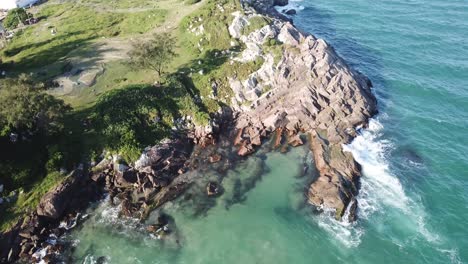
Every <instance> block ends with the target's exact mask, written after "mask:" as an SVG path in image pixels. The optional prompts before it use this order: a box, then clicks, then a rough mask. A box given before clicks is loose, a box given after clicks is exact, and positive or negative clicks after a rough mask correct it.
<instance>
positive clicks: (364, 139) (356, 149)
mask: <svg viewBox="0 0 468 264" xmlns="http://www.w3.org/2000/svg"><path fill="white" fill-rule="evenodd" d="M382 129H383V126H382V124H380V123H379V122H378V121H377V120H375V119H371V120H370V122H369V126H368V128H367V129H365V130H362V131H360V135H359V136H358V137H356V138H355V139H354V140H353V141H352V142H351V143H350V144H348V145H343V150H344V151H348V152H351V153H352V154H353V157H354V159H355V160H356V161H357V162H358V163H359V164H361V166H362V174H363V176H362V177H361V189H360V192H359V195H358V202H359V217H361V218H363V219H368V217H369V216H370V215H371V214H372V213H373V212H375V211H377V210H379V209H382V207H383V206H391V207H394V208H398V209H400V210H402V211H403V212H405V213H410V207H409V206H408V205H409V203H410V201H409V198H408V197H407V196H406V194H405V192H404V190H403V187H402V185H401V183H400V181H399V180H398V178H397V177H395V176H394V175H392V173H391V172H390V169H389V165H388V162H387V159H386V157H385V156H386V153H388V150H390V149H391V148H392V144H391V142H389V141H388V140H385V139H381V137H382Z"/></svg>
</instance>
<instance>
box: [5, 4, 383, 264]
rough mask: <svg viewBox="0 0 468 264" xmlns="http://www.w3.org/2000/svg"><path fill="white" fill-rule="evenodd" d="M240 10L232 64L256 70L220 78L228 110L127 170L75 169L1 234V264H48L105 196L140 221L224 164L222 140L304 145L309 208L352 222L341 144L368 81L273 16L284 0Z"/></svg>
mask: <svg viewBox="0 0 468 264" xmlns="http://www.w3.org/2000/svg"><path fill="white" fill-rule="evenodd" d="M241 3H242V6H243V8H244V10H243V11H238V12H235V13H233V14H232V16H233V21H232V24H231V25H230V26H229V33H230V35H231V37H232V39H235V40H237V41H238V42H240V43H242V46H243V47H245V48H244V49H243V50H242V51H241V52H240V53H239V54H238V55H237V56H236V57H235V58H234V60H236V61H238V62H242V63H247V62H250V61H258V60H261V61H262V66H261V67H260V68H259V69H258V70H256V71H254V72H252V73H251V74H250V75H249V76H248V78H247V79H239V78H237V77H235V76H233V77H229V78H228V79H229V85H230V87H231V89H232V91H233V93H234V96H233V97H232V100H231V103H230V107H225V108H224V109H223V110H222V111H220V112H219V114H218V115H217V116H213V117H212V120H211V122H210V124H209V125H207V126H199V127H196V128H195V129H193V130H190V131H188V132H187V133H185V132H184V133H180V135H179V136H176V137H174V138H173V139H168V140H164V141H162V142H161V143H160V144H158V145H156V146H154V147H151V148H148V149H146V150H145V151H144V153H143V154H142V156H141V158H140V159H139V160H138V161H136V162H135V163H133V164H126V163H124V162H121V161H120V158H119V157H118V156H109V157H105V158H104V159H102V161H101V162H100V163H99V164H97V165H95V166H94V167H91V168H89V170H87V169H86V168H79V169H77V170H76V171H75V172H74V173H72V174H71V175H70V176H69V177H68V178H67V179H66V180H65V181H64V182H63V183H61V184H60V185H59V186H57V187H56V188H54V189H53V190H52V191H50V192H49V193H48V194H47V195H45V196H44V197H43V198H42V200H41V202H40V204H39V206H38V207H37V210H36V211H34V212H31V213H30V214H29V215H28V216H26V217H25V218H24V219H23V220H22V221H20V222H19V223H18V224H17V225H16V226H15V227H14V228H13V229H12V230H11V231H10V232H8V233H6V234H3V236H2V237H1V239H0V248H1V250H2V251H1V254H0V260H1V261H2V263H3V262H12V261H14V260H17V259H18V258H22V259H23V260H26V261H29V262H31V261H34V260H35V258H36V260H37V259H38V258H40V259H43V260H44V257H46V256H50V257H49V260H50V259H52V260H50V261H52V262H51V263H53V255H54V253H57V252H60V250H61V249H60V247H59V246H57V244H56V240H54V239H53V238H57V237H59V236H60V235H61V234H63V233H64V232H66V231H67V230H68V229H69V228H70V225H74V224H76V222H77V221H79V220H80V219H82V218H83V217H81V216H80V212H82V210H83V209H85V208H86V207H87V206H88V205H89V203H90V202H93V201H96V200H98V199H101V198H102V197H103V196H102V195H103V193H108V194H109V196H110V201H111V202H112V203H115V204H117V203H118V204H119V205H120V208H121V215H122V216H125V217H137V218H140V219H142V220H144V219H145V218H146V216H147V215H148V214H149V213H150V212H151V211H152V210H154V209H155V208H157V207H159V206H161V205H162V204H164V203H165V202H167V201H169V200H172V199H175V198H177V197H178V196H179V195H180V194H181V193H183V192H184V191H185V190H187V189H188V188H189V187H190V184H191V182H192V181H193V180H194V179H193V177H191V176H188V174H187V172H188V171H190V170H194V169H197V168H200V167H203V166H205V165H204V163H205V164H208V163H218V162H220V163H221V164H223V165H220V166H221V167H223V166H224V167H223V168H224V169H227V168H228V167H229V166H230V162H231V161H229V160H228V159H227V157H226V156H228V155H220V154H219V152H217V151H216V146H217V144H219V140H217V139H219V138H220V137H222V138H228V139H229V141H230V144H231V146H235V152H236V155H238V156H241V157H242V156H247V155H249V154H251V153H253V152H255V150H256V149H257V148H258V147H259V146H261V145H262V144H263V143H264V142H265V141H266V139H267V138H270V137H274V140H273V141H274V145H275V146H280V145H290V146H299V145H303V144H305V143H306V142H307V143H308V144H309V146H310V149H311V150H312V152H313V157H314V162H315V166H316V168H317V171H318V176H317V177H316V178H314V179H311V182H312V183H311V185H310V187H309V189H308V193H307V197H308V201H309V203H310V204H312V205H313V206H315V207H316V208H317V209H318V210H319V211H321V210H325V209H328V210H331V211H334V212H335V217H336V218H337V219H342V218H343V216H344V215H345V212H347V213H346V216H347V219H344V220H346V221H353V220H355V218H356V209H357V206H358V204H357V201H356V198H355V197H356V195H357V194H358V191H359V178H360V175H361V170H360V167H359V165H358V164H357V163H356V162H355V160H354V158H353V157H352V155H351V154H350V153H348V152H344V151H343V148H342V145H343V144H347V143H349V142H350V141H352V140H353V138H354V137H355V136H356V133H357V129H359V128H360V127H365V126H366V125H367V122H368V119H369V118H370V117H372V116H373V115H374V114H375V113H376V111H377V108H376V100H375V98H374V96H373V95H372V92H371V82H370V80H369V79H367V78H366V77H365V76H364V75H362V74H361V73H359V72H357V71H356V70H353V69H352V68H350V67H349V66H348V65H347V64H346V62H345V61H344V60H343V59H342V58H341V57H340V56H339V55H337V53H336V52H335V51H334V49H333V48H332V47H331V46H329V45H328V44H327V43H326V42H325V41H324V40H321V39H317V38H315V37H314V36H313V35H311V34H307V33H304V32H301V31H300V30H298V29H297V28H295V27H294V25H293V24H292V21H291V20H290V19H289V18H287V17H286V16H285V15H284V14H281V13H279V12H277V11H276V9H275V8H274V6H275V5H286V4H288V1H287V0H250V1H249V0H243V1H241ZM255 17H264V18H267V21H268V23H267V24H266V25H262V26H261V27H260V28H258V29H255V30H253V31H251V32H248V33H247V34H246V33H245V30H244V28H245V27H247V26H248V25H250V23H251V22H250V21H251V19H252V18H255ZM223 144H224V143H223ZM210 146H211V147H210ZM204 149H205V150H206V149H209V151H205V152H204V151H203V150H204ZM223 162H224V163H223ZM231 165H232V164H231ZM311 177H312V176H311ZM218 184H220V183H217V182H210V183H209V184H208V185H207V186H206V195H207V196H217V194H218V192H219V190H221V188H220V187H219V186H218ZM221 184H222V183H221ZM51 238H52V239H51ZM54 241H55V242H54ZM41 248H42V249H44V248H47V249H48V251H47V253H44V255H43V256H39V255H38V253H37V252H38V249H41ZM46 260H47V259H46Z"/></svg>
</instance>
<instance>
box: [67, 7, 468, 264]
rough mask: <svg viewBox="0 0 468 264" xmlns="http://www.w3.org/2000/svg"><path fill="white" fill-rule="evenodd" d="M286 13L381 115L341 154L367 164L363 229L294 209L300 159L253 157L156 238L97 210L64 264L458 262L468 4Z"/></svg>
mask: <svg viewBox="0 0 468 264" xmlns="http://www.w3.org/2000/svg"><path fill="white" fill-rule="evenodd" d="M290 6H294V7H296V8H297V9H298V10H299V12H298V14H297V15H296V16H295V17H294V20H295V23H296V25H297V26H298V27H300V28H301V29H302V30H304V31H308V32H312V33H313V34H315V35H316V36H318V37H321V38H324V39H325V40H327V41H328V42H329V43H331V44H332V45H333V46H334V47H335V49H336V50H337V51H338V53H339V54H340V55H341V56H343V57H344V58H345V59H346V60H347V61H348V62H349V63H350V64H351V65H352V66H353V67H355V68H357V69H359V70H360V71H361V72H363V73H364V74H366V75H367V76H369V77H370V79H371V80H372V81H373V83H374V86H375V88H374V92H375V94H376V95H377V97H378V101H379V110H380V114H379V115H378V116H377V117H376V118H375V119H374V120H372V121H371V123H370V126H369V128H368V129H366V130H364V131H362V132H361V135H360V136H359V137H358V138H356V140H355V141H354V142H353V143H352V144H350V145H348V146H345V148H346V150H348V151H351V152H352V153H353V154H354V155H355V157H356V159H357V161H358V162H359V163H361V165H362V166H363V173H364V175H363V177H362V182H361V183H362V189H361V192H360V194H359V199H358V200H359V205H360V209H359V217H360V218H359V220H358V221H357V222H356V223H353V224H350V223H341V222H337V221H335V220H333V219H332V218H330V217H328V216H327V215H326V214H322V215H316V214H314V213H313V212H312V211H311V210H310V208H308V206H307V205H304V203H303V201H304V192H305V188H306V187H307V184H308V182H307V178H306V177H300V175H301V171H302V165H303V163H304V162H306V163H307V162H310V153H309V151H308V150H307V149H306V148H297V149H294V150H293V151H291V152H289V153H288V154H280V153H277V152H274V153H264V152H263V151H260V152H259V153H257V154H256V155H254V156H252V157H251V158H249V159H247V160H246V161H244V162H242V163H241V164H239V165H238V166H237V167H236V168H235V169H234V170H232V171H230V172H229V173H228V174H227V175H226V177H224V179H223V186H224V188H225V189H226V192H225V194H224V195H223V196H222V197H220V198H218V199H203V198H200V199H199V200H197V199H196V197H195V201H197V203H195V204H196V205H194V204H190V203H189V202H182V203H180V202H174V203H170V204H168V205H166V206H165V208H164V209H163V210H164V212H166V213H168V214H170V215H171V216H172V217H174V219H175V226H173V228H174V230H176V231H175V232H174V233H173V234H172V235H171V236H169V237H167V238H166V239H163V240H158V239H156V238H154V237H151V236H149V235H148V234H147V232H145V231H143V230H139V229H138V228H135V226H136V223H134V222H133V221H132V220H119V219H118V218H117V209H116V208H112V207H109V206H107V205H106V204H105V203H104V204H101V205H99V207H98V208H97V209H96V210H94V211H92V212H91V213H90V218H89V220H88V221H87V222H85V223H84V225H83V226H82V227H80V228H78V229H76V230H75V231H73V233H72V234H71V235H69V237H68V238H67V239H69V240H70V241H73V242H74V244H75V249H74V251H73V252H72V253H70V256H72V258H73V262H76V263H96V260H97V259H98V258H99V257H105V259H107V262H108V263H190V264H192V263H194V264H195V263H203V264H205V263H206V264H209V263H225V264H230V263H245V264H249V263H468V222H467V219H468V2H467V1H466V0H454V1H452V0H449V1H447V0H431V1H422V0H381V1H371V0H353V1H351V0H334V1H329V0H324V1H312V0H304V1H293V2H291V4H290ZM203 177H206V178H216V177H217V175H216V172H214V171H208V172H207V173H206V175H203ZM201 189H203V188H201ZM200 197H201V196H200ZM192 200H193V199H192ZM208 207H209V208H210V209H209V210H206V208H208ZM155 217H156V214H154V215H153V216H152V218H150V220H149V221H154V218H155ZM102 259H104V258H101V260H102Z"/></svg>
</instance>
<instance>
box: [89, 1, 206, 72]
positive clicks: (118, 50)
mask: <svg viewBox="0 0 468 264" xmlns="http://www.w3.org/2000/svg"><path fill="white" fill-rule="evenodd" d="M205 2H206V0H202V1H200V2H199V3H197V4H193V5H186V4H184V3H182V2H181V1H174V0H165V1H160V2H158V3H159V4H158V7H159V8H161V9H166V10H168V11H169V13H168V14H167V19H166V20H165V21H164V23H163V24H161V25H160V26H158V27H156V28H154V29H153V30H150V31H149V32H147V33H145V34H143V35H139V36H138V39H139V40H141V39H145V38H148V37H149V36H151V35H152V34H154V33H161V32H166V31H167V32H170V31H173V30H174V29H177V27H178V26H179V24H180V22H181V21H182V19H183V18H184V17H186V16H188V15H190V14H191V13H193V12H195V11H196V10H198V9H199V8H200V7H202V6H203V4H205ZM126 10H127V12H132V11H131V10H134V9H133V8H130V9H126ZM129 10H130V11H129ZM138 10H139V9H138ZM109 11H110V12H115V10H109ZM118 12H123V9H118ZM133 40H134V39H133V38H132V37H125V38H119V37H116V38H108V39H102V40H98V41H96V42H95V43H94V44H92V45H93V46H92V50H94V51H97V53H98V54H99V55H98V56H99V58H95V60H94V61H97V62H99V63H101V64H102V63H105V62H108V61H112V60H118V59H125V58H127V53H128V51H129V50H130V48H131V42H132V41H133ZM96 59H97V60H96Z"/></svg>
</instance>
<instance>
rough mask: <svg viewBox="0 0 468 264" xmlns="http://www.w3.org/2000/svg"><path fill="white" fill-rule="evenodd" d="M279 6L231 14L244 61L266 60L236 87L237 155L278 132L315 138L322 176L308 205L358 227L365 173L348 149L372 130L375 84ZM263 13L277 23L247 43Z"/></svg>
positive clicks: (269, 3)
mask: <svg viewBox="0 0 468 264" xmlns="http://www.w3.org/2000/svg"><path fill="white" fill-rule="evenodd" d="M277 4H280V5H285V4H287V1H274V0H252V1H247V0H246V1H243V5H244V7H245V13H244V14H241V13H240V12H239V13H235V14H233V15H234V16H235V18H234V21H233V24H232V25H231V26H230V27H229V30H230V33H231V35H232V36H233V37H237V38H238V39H239V40H240V41H241V42H243V43H244V44H245V46H246V47H247V48H246V50H244V51H243V53H242V54H241V55H240V58H238V60H240V61H250V60H255V59H257V58H258V57H262V58H263V60H264V64H263V66H262V67H261V68H260V69H259V70H258V71H256V72H254V73H252V74H251V75H250V76H249V79H247V80H231V86H232V88H233V91H234V92H235V95H236V96H235V100H236V101H235V102H233V105H237V107H234V108H235V109H237V111H238V112H237V115H238V116H237V118H236V121H235V123H236V128H237V129H238V133H237V138H236V140H235V144H237V145H239V146H240V147H239V155H247V154H249V153H251V152H253V151H254V147H255V146H258V145H260V144H261V139H262V138H263V137H266V136H268V135H269V134H270V133H272V132H276V136H277V137H279V138H281V137H282V136H283V135H284V137H286V138H287V140H288V141H289V142H290V143H293V145H294V144H300V143H301V140H300V138H299V137H298V134H299V133H306V134H308V135H310V136H309V138H310V147H311V149H312V151H313V153H314V160H315V165H316V167H317V170H318V172H319V176H318V177H317V179H314V181H313V182H312V184H311V185H310V188H309V192H308V198H309V202H310V203H311V204H313V205H315V206H316V207H317V208H319V209H324V208H327V209H334V210H335V212H336V218H338V219H341V218H342V217H343V215H344V214H345V212H346V211H348V213H347V214H346V215H347V216H348V218H349V220H354V219H355V211H356V208H357V201H356V199H355V197H356V195H357V193H358V189H359V177H360V175H361V170H360V167H359V165H358V164H357V163H356V162H355V160H354V158H353V156H352V154H351V153H349V152H344V151H343V144H348V143H349V142H351V141H352V140H353V138H355V137H356V129H357V128H359V127H362V126H366V125H367V123H368V120H369V118H370V117H372V116H373V115H374V114H375V113H376V111H377V108H376V99H375V97H374V96H373V94H372V92H371V82H370V81H369V79H367V78H366V77H365V76H364V75H362V74H361V73H359V72H357V71H355V70H353V69H351V68H350V67H349V66H348V65H347V64H346V62H345V61H344V60H343V59H342V58H340V56H339V55H337V54H336V52H335V51H334V49H333V48H332V47H331V46H329V45H328V44H327V43H326V42H325V41H324V40H322V39H317V38H315V37H314V36H313V35H310V34H306V33H303V32H300V31H299V30H298V29H296V28H295V27H294V26H293V25H292V24H291V22H290V21H288V20H287V19H285V18H283V17H282V15H281V14H279V13H278V12H277V11H276V10H275V9H274V5H277ZM258 13H260V14H263V15H266V16H269V17H270V18H271V21H272V22H271V23H269V25H266V26H264V27H262V28H261V29H258V30H256V31H254V32H251V33H250V34H248V35H247V36H245V35H243V36H242V35H241V34H240V32H242V29H243V27H245V26H246V25H248V23H249V22H248V21H249V20H250V19H251V18H252V17H254V16H258ZM239 36H240V37H239ZM272 40H273V42H272ZM271 43H274V44H273V45H281V49H280V54H279V56H278V55H276V57H275V54H272V52H268V49H269V48H271ZM266 88H268V89H266ZM246 103H248V104H250V107H245V105H246ZM277 140H280V139H277Z"/></svg>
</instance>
